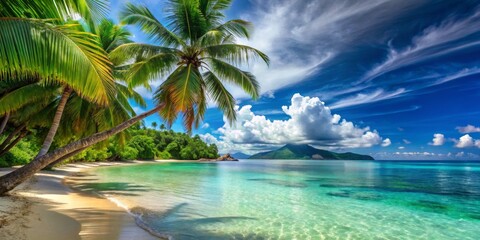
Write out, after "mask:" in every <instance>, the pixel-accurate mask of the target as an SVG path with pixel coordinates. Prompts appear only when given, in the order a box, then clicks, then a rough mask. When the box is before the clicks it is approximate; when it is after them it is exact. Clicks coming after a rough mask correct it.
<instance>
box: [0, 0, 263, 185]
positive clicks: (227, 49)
mask: <svg viewBox="0 0 480 240" xmlns="http://www.w3.org/2000/svg"><path fill="white" fill-rule="evenodd" d="M168 3H169V6H170V7H169V9H168V10H167V15H166V16H167V17H166V19H168V21H169V24H168V26H164V25H163V24H162V23H161V22H160V21H159V20H158V19H156V18H155V17H154V16H153V14H152V13H151V12H150V11H149V10H148V9H147V8H145V7H141V6H135V5H131V4H128V5H127V7H126V9H125V10H124V11H123V12H122V16H123V18H124V19H123V20H124V22H125V23H128V24H136V25H139V26H140V27H141V28H142V29H143V30H144V31H145V32H146V33H147V34H149V35H150V36H151V38H152V39H153V40H156V41H157V42H158V45H149V44H137V43H130V44H124V45H121V46H120V47H118V48H116V49H115V50H113V52H112V53H111V54H110V57H111V60H112V62H114V63H122V64H123V65H122V66H120V67H119V68H120V69H122V70H121V71H122V74H120V75H121V76H124V77H125V78H126V79H127V82H128V83H129V85H130V86H131V87H133V86H138V85H144V86H148V81H150V80H154V79H157V78H160V77H164V78H165V81H164V82H163V83H162V84H161V85H160V86H159V87H158V89H156V91H155V99H156V101H157V106H156V107H155V108H153V109H151V110H149V111H147V112H145V113H142V114H139V115H137V116H135V117H133V118H131V119H129V120H128V121H125V122H123V123H121V124H119V125H117V126H116V127H114V128H112V129H109V130H107V131H103V132H99V133H96V134H93V135H92V136H89V137H86V138H83V139H80V140H78V141H75V142H72V143H70V144H67V145H66V146H64V147H61V148H58V149H56V150H54V151H52V152H50V153H47V154H46V155H44V156H41V157H39V158H37V159H35V160H34V161H32V162H30V163H29V164H27V165H25V166H23V167H21V168H19V169H17V170H15V171H14V172H11V173H9V174H7V175H5V176H2V177H0V194H5V193H6V192H8V191H10V190H11V189H13V188H14V187H16V186H17V185H18V184H20V183H21V182H23V181H25V180H26V179H28V178H30V177H31V176H32V175H33V174H34V173H35V172H36V171H38V170H40V169H42V168H44V167H45V166H47V165H48V164H50V163H52V162H54V161H56V160H58V159H62V158H64V157H65V156H71V155H73V154H75V153H77V152H79V151H81V150H82V149H84V148H86V147H88V146H91V145H93V144H96V143H98V142H101V141H103V140H106V139H108V138H109V137H111V136H113V135H115V134H117V133H119V132H121V131H123V130H125V129H127V128H129V127H130V126H132V125H134V124H135V123H137V122H138V121H141V120H142V119H144V118H145V117H147V116H150V115H152V114H154V113H157V112H159V113H160V115H161V116H162V117H163V118H164V119H165V120H166V122H167V123H168V124H169V125H171V124H172V123H173V121H175V119H177V116H178V114H180V113H183V119H184V121H183V122H184V125H185V128H186V129H187V131H190V130H191V129H192V126H193V125H196V126H198V124H199V122H201V121H202V119H203V116H204V113H205V110H206V107H207V96H209V97H211V98H212V100H213V101H214V102H216V103H217V105H218V107H219V108H220V109H221V110H222V111H223V112H224V114H225V116H226V117H227V119H228V120H229V121H231V122H233V121H234V120H235V117H236V116H235V109H234V107H235V99H234V98H233V96H232V95H231V94H230V93H229V92H228V90H227V88H226V87H225V86H224V83H225V82H226V83H231V84H235V85H238V86H240V87H242V88H243V89H244V90H245V91H246V92H247V93H249V94H250V95H251V96H252V97H253V98H257V97H258V95H259V84H258V82H257V80H256V79H255V77H254V76H253V75H252V74H251V73H249V72H246V71H243V70H241V69H240V68H238V66H241V65H243V64H247V63H248V61H249V59H250V58H252V57H257V58H260V59H262V60H264V61H265V62H266V63H268V62H269V59H268V57H267V56H266V55H265V54H263V53H262V52H260V51H259V50H257V49H254V48H252V47H249V46H245V45H239V44H236V43H235V40H236V38H247V37H249V28H250V23H248V22H246V21H243V20H231V21H227V22H222V21H223V18H224V15H223V14H222V11H224V10H225V9H226V8H228V7H229V6H230V4H231V0H189V1H187V0H183V1H182V0H172V1H169V2H168ZM131 62H133V64H132V63H131Z"/></svg>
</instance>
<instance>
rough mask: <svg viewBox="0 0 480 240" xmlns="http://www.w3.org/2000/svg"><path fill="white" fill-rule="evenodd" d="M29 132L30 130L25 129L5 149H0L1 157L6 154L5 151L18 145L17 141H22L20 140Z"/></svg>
mask: <svg viewBox="0 0 480 240" xmlns="http://www.w3.org/2000/svg"><path fill="white" fill-rule="evenodd" d="M27 132H28V131H26V130H24V131H23V132H21V133H20V134H19V135H18V136H17V138H15V140H13V141H12V142H11V143H10V144H8V146H7V147H5V148H4V149H0V157H1V156H3V155H5V153H7V152H8V151H10V149H12V148H13V147H14V146H15V145H17V143H18V142H20V140H22V139H23V138H24V137H25V136H27Z"/></svg>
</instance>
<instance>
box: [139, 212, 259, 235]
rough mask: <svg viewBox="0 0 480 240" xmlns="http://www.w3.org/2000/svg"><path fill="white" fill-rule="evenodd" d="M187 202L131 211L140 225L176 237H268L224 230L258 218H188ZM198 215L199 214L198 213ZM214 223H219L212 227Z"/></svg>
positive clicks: (240, 230)
mask: <svg viewBox="0 0 480 240" xmlns="http://www.w3.org/2000/svg"><path fill="white" fill-rule="evenodd" d="M187 205H188V204H187V203H181V204H177V205H175V206H174V207H172V208H170V209H168V210H166V211H161V212H159V211H151V210H148V209H146V208H142V207H136V208H133V209H131V212H132V213H134V214H135V215H137V216H139V221H140V223H139V225H144V226H143V227H147V228H150V229H152V230H154V231H155V232H157V233H159V234H160V235H168V236H172V237H173V238H174V239H200V240H202V239H213V240H215V239H267V238H268V237H267V236H262V235H259V234H255V233H252V232H247V231H245V232H242V229H241V228H239V230H238V232H229V233H225V232H222V231H221V230H222V226H224V224H225V226H227V225H230V226H231V225H233V224H236V223H238V221H256V220H258V219H257V218H253V217H245V216H223V217H207V216H205V217H197V218H193V219H192V218H188V217H186V214H185V213H182V212H181V211H182V209H183V208H184V207H186V206H187ZM197 216H198V215H197ZM212 224H218V225H217V226H216V227H215V228H214V229H212V227H211V225H212Z"/></svg>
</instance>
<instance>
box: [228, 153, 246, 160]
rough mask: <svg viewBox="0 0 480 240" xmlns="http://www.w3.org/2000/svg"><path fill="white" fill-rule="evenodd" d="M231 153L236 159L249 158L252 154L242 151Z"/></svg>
mask: <svg viewBox="0 0 480 240" xmlns="http://www.w3.org/2000/svg"><path fill="white" fill-rule="evenodd" d="M230 155H231V156H232V157H234V158H236V159H248V158H249V157H250V155H247V154H245V153H242V152H237V153H232V154H230Z"/></svg>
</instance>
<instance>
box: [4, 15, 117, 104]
mask: <svg viewBox="0 0 480 240" xmlns="http://www.w3.org/2000/svg"><path fill="white" fill-rule="evenodd" d="M77 27H78V25H75V24H68V25H62V26H53V25H50V24H48V23H45V22H44V21H40V20H34V19H19V18H0V59H2V61H0V81H4V80H7V79H26V78H29V77H35V78H41V79H43V80H44V81H47V82H58V83H62V84H67V85H68V86H70V87H71V88H72V89H74V90H75V91H76V92H77V93H78V94H80V95H81V96H82V97H85V98H86V99H89V100H90V101H93V102H97V103H100V104H106V103H108V99H107V94H106V93H107V89H108V88H111V87H112V82H113V77H112V68H111V63H110V61H109V60H108V57H107V56H106V53H105V51H103V49H101V47H100V46H99V44H98V39H97V38H96V37H95V36H94V35H93V34H90V33H86V32H81V31H78V30H77ZM33 49H34V51H32V50H33Z"/></svg>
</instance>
